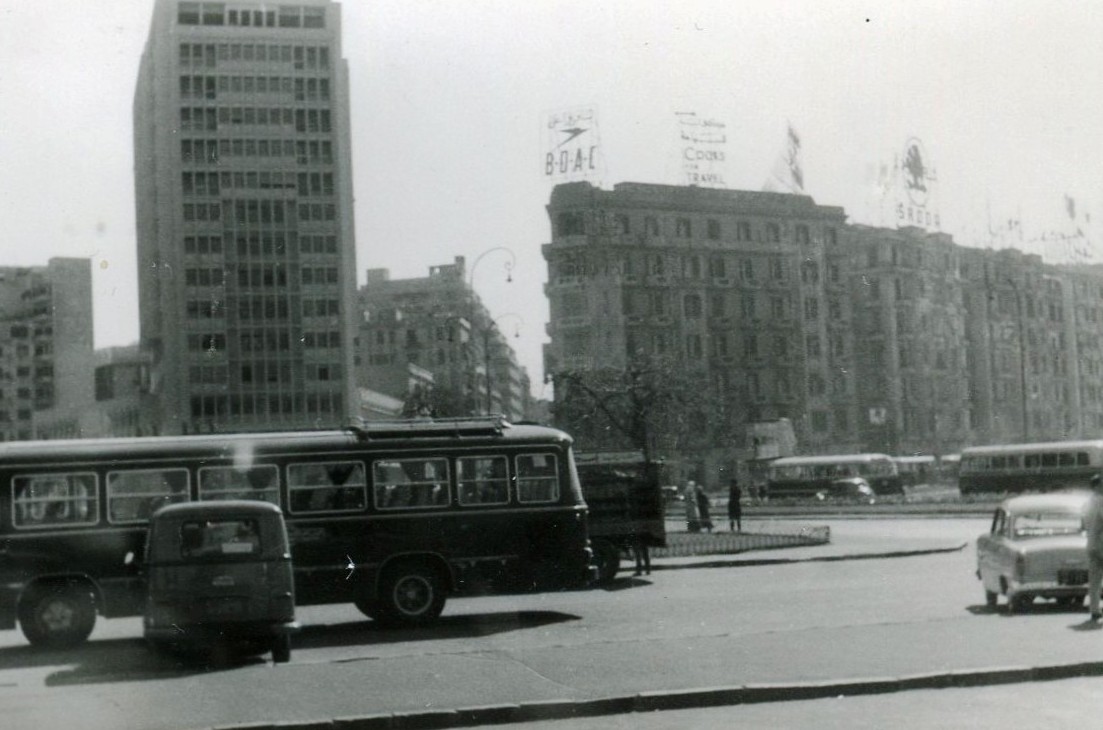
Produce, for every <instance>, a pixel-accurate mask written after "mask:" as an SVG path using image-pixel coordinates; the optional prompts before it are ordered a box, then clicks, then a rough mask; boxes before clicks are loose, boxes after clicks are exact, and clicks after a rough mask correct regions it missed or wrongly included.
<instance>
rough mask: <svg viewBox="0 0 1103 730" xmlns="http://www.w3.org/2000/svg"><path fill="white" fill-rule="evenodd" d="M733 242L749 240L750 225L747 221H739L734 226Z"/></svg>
mask: <svg viewBox="0 0 1103 730" xmlns="http://www.w3.org/2000/svg"><path fill="white" fill-rule="evenodd" d="M735 240H737V241H749V240H751V224H750V222H749V221H739V222H738V223H736V224H735Z"/></svg>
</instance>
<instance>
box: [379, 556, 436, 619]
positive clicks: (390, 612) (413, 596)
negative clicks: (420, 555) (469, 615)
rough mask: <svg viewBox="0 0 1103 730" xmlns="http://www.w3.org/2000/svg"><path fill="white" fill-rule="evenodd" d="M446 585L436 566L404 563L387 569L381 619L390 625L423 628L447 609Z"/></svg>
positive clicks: (383, 582)
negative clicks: (420, 626) (445, 606)
mask: <svg viewBox="0 0 1103 730" xmlns="http://www.w3.org/2000/svg"><path fill="white" fill-rule="evenodd" d="M444 600H445V595H444V582H443V581H442V580H441V578H440V575H439V574H438V573H437V571H436V570H434V569H433V568H432V567H430V566H428V565H425V564H422V563H404V564H400V565H397V566H394V567H393V568H390V569H388V570H387V572H386V573H385V574H384V576H383V580H382V582H381V584H380V591H379V619H380V620H381V621H384V622H386V623H391V624H399V625H404V626H419V625H422V624H427V623H429V622H431V621H433V620H434V619H435V618H436V617H437V616H440V612H441V611H443V610H444Z"/></svg>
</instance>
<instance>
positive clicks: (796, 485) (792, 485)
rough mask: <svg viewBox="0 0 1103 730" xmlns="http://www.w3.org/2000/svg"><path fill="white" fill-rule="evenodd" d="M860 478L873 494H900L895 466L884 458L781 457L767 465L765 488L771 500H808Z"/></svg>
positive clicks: (847, 455)
mask: <svg viewBox="0 0 1103 730" xmlns="http://www.w3.org/2000/svg"><path fill="white" fill-rule="evenodd" d="M855 477H860V478H862V479H865V480H866V482H867V483H868V484H869V486H870V487H871V488H872V489H873V492H874V493H875V494H899V493H901V492H902V491H903V484H902V482H901V481H900V475H899V473H898V472H897V470H896V462H894V461H893V459H892V457H890V456H886V455H885V454H838V455H833V456H784V457H782V458H780V459H775V460H774V461H772V462H770V466H769V469H768V471H767V482H766V487H767V489H768V493H769V496H770V497H771V498H773V497H811V496H815V495H817V494H821V493H822V494H828V495H830V494H832V493H833V491H834V489H833V486H834V485H835V484H836V482H840V483H841V482H842V480H846V479H854V478H855Z"/></svg>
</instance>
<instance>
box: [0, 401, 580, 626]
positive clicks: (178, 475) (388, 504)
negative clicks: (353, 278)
mask: <svg viewBox="0 0 1103 730" xmlns="http://www.w3.org/2000/svg"><path fill="white" fill-rule="evenodd" d="M227 499H250V500H263V501H268V502H272V503H273V504H276V505H278V506H280V507H281V508H282V509H283V512H284V514H285V518H286V522H287V530H288V534H289V537H290V540H291V553H292V561H293V565H294V570H295V596H296V602H297V603H298V604H299V605H310V604H323V603H340V602H350V603H353V604H355V605H356V606H357V608H359V609H360V610H361V611H362V612H363V613H364V614H366V615H367V616H369V617H371V618H373V619H377V620H379V621H382V622H387V623H394V624H404V625H419V624H425V623H428V622H431V621H433V620H434V619H435V618H436V617H437V616H438V615H439V614H440V613H441V611H442V609H443V607H444V602H445V599H446V597H448V596H450V595H464V594H472V593H486V592H506V591H510V592H512V591H532V590H560V589H569V588H575V587H584V586H585V585H586V584H587V583H588V582H589V581H590V580H591V579H592V578H593V575H594V571H595V567H594V566H593V565H592V562H593V561H592V557H593V555H592V550H591V548H590V546H589V539H588V535H587V527H586V504H585V501H584V500H583V496H582V491H581V487H580V486H579V482H578V476H577V472H576V467H575V464H574V456H573V452H572V440H571V438H570V437H569V436H568V435H567V434H565V433H563V432H562V431H558V430H555V429H551V428H546V427H541V426H530V425H514V424H510V423H508V422H506V421H505V420H503V419H499V418H487V419H460V420H437V421H428V420H425V421H422V420H413V421H398V422H385V423H379V422H376V423H370V422H369V423H365V424H363V425H362V426H359V427H350V428H346V429H343V430H332V431H306V432H289V433H251V434H219V435H192V436H179V437H151V438H125V439H88V440H74V441H41V442H9V443H6V444H0V629H11V628H14V626H15V624H16V621H17V620H18V623H19V625H20V627H21V628H22V630H23V633H24V635H25V636H26V637H27V639H28V640H29V641H30V642H31V643H32V644H35V645H46V646H72V645H75V644H79V643H80V642H82V641H84V640H85V639H86V638H87V637H88V635H89V634H90V633H91V631H92V628H93V626H94V623H95V620H96V616H97V614H99V615H103V616H104V617H116V616H132V615H139V614H140V613H141V612H142V604H143V597H144V588H145V586H144V581H143V576H142V570H141V561H140V559H137V556H141V555H142V554H143V549H144V543H145V539H146V533H147V529H148V521H149V517H150V515H151V514H152V513H153V512H154V511H156V509H158V508H159V507H161V506H164V505H166V504H172V503H176V502H188V501H202V500H227Z"/></svg>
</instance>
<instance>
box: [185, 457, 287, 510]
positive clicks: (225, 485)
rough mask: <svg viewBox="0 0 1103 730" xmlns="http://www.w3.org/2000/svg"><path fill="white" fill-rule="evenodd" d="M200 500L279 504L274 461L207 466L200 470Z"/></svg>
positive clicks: (277, 478)
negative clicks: (255, 464) (261, 463)
mask: <svg viewBox="0 0 1103 730" xmlns="http://www.w3.org/2000/svg"><path fill="white" fill-rule="evenodd" d="M199 499H201V500H211V499H255V500H257V501H260V502H271V503H272V504H279V503H280V481H279V475H278V473H277V471H276V467H275V466H273V465H271V464H264V465H261V466H249V467H244V468H238V467H235V466H205V467H202V468H201V469H200V470H199Z"/></svg>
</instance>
